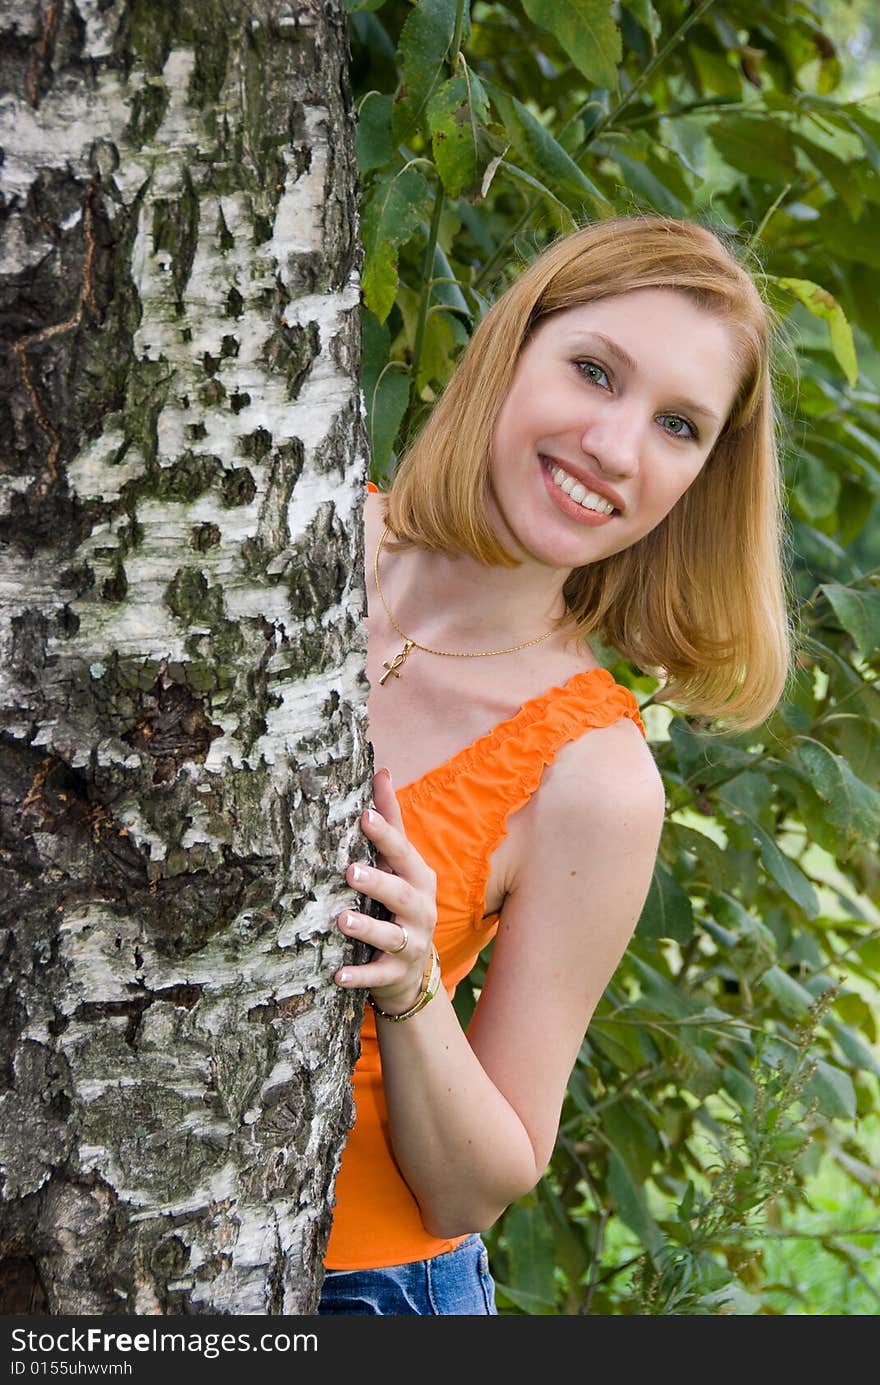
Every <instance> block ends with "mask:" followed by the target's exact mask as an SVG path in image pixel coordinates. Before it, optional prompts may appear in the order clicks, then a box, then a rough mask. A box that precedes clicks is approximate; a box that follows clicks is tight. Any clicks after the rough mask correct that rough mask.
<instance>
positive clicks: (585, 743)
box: [536, 717, 666, 845]
mask: <svg viewBox="0 0 880 1385" xmlns="http://www.w3.org/2000/svg"><path fill="white" fill-rule="evenodd" d="M536 800H537V804H536V806H538V809H539V812H538V816H539V818H540V820H541V824H542V826H544V827H549V828H550V829H551V830H552V829H553V828H554V827H555V826H557V825H558V824H559V822H560V821H563V820H564V821H565V822H566V823H567V824H568V827H567V830H568V831H569V832H571V831H572V830H574V831H575V832H577V831H578V830H579V827H578V824H580V826H581V830H583V831H585V832H587V833H588V834H589V835H590V836H591V837H592V838H593V839H595V835H596V831H597V828H598V829H600V830H601V831H602V833H603V835H604V834H605V833H606V832H613V833H619V832H621V831H627V832H628V831H631V830H632V829H633V828H635V829H637V830H640V831H641V832H642V833H644V834H645V836H646V837H647V838H652V837H653V838H654V841H653V843H652V845H654V844H656V837H657V836H659V833H660V828H661V826H662V822H663V814H664V811H665V806H666V797H665V791H664V787H663V780H662V778H661V776H660V771H659V770H658V768H657V763H656V761H655V759H654V756H653V755H652V753H651V748H650V746H649V745H648V743H647V742H646V740H645V738H644V736H643V735H642V733H641V731H640V730H639V728H638V727H637V726H636V725H635V723H634V722H632V721H630V719H629V718H628V717H621V718H620V720H618V721H615V722H612V723H611V725H610V726H602V727H596V728H594V729H593V730H591V731H587V732H585V733H584V735H583V736H580V737H579V738H578V739H577V740H575V741H572V742H570V744H568V745H566V746H564V747H563V749H562V750H561V751H560V752H559V755H558V756H557V758H556V761H555V763H554V764H553V766H552V767H551V769H550V770H549V771H548V772H547V773H546V774H545V776H544V781H543V782H542V786H541V792H540V793H539V794H538V795H536Z"/></svg>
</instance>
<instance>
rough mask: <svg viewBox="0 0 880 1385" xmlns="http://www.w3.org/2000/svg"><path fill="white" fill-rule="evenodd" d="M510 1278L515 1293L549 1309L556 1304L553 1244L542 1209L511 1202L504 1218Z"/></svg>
mask: <svg viewBox="0 0 880 1385" xmlns="http://www.w3.org/2000/svg"><path fill="white" fill-rule="evenodd" d="M504 1239H505V1241H506V1243H507V1253H508V1256H509V1259H510V1271H511V1273H510V1277H511V1279H512V1281H513V1283H514V1284H515V1285H516V1290H517V1293H519V1294H527V1295H528V1296H529V1298H530V1299H531V1300H532V1301H533V1302H534V1303H536V1304H543V1305H545V1308H546V1309H547V1310H550V1311H551V1312H552V1310H553V1308H554V1306H555V1304H556V1276H555V1256H554V1250H555V1244H554V1237H553V1232H552V1229H551V1227H550V1226H549V1224H548V1222H547V1216H546V1213H545V1212H544V1209H543V1208H542V1207H540V1206H538V1205H537V1204H533V1203H515V1204H514V1205H513V1207H511V1208H510V1210H509V1211H508V1213H507V1214H506V1216H505V1218H504Z"/></svg>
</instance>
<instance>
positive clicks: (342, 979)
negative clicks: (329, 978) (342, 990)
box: [333, 971, 348, 986]
mask: <svg viewBox="0 0 880 1385" xmlns="http://www.w3.org/2000/svg"><path fill="white" fill-rule="evenodd" d="M333 979H334V981H335V982H336V984H337V986H344V985H345V984H346V982H347V981H348V972H347V971H339V972H337V973H336V975H335V977H334V978H333Z"/></svg>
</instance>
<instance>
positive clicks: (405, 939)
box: [334, 769, 437, 1014]
mask: <svg viewBox="0 0 880 1385" xmlns="http://www.w3.org/2000/svg"><path fill="white" fill-rule="evenodd" d="M373 803H374V805H375V806H374V807H373V808H372V809H370V808H368V809H367V810H366V812H365V813H364V814H363V815H362V817H361V827H362V829H363V832H364V835H365V836H366V837H368V838H369V840H370V841H371V842H372V843H373V846H374V847H375V849H376V865H375V866H367V865H354V864H353V865H350V866H349V867H348V870H347V871H346V873H345V878H346V880H347V881H348V883H349V885H351V887H352V889H355V890H357V891H358V893H359V894H363V895H367V896H368V898H370V899H375V900H376V901H377V902H378V903H379V904H384V905H385V908H386V909H387V910H388V911H389V913H390V914H391V915H392V917H391V919H390V920H384V919H375V918H370V916H369V915H368V914H359V913H355V912H354V910H352V909H346V910H344V911H343V913H341V914H340V915H339V918H338V920H337V923H338V926H339V929H340V931H341V932H342V933H344V934H345V935H346V936H347V937H350V938H356V939H357V940H358V941H359V942H364V943H367V944H368V946H370V947H372V948H373V955H372V957H371V958H370V961H369V962H366V963H364V965H363V966H357V967H356V966H350V965H347V966H345V967H343V968H342V970H341V971H338V972H337V973H336V976H335V977H334V980H335V981H336V983H337V985H339V986H344V987H346V988H347V989H351V990H357V989H359V988H363V989H365V990H369V991H370V992H371V993H372V996H373V999H374V1000H375V1001H376V1004H377V1005H378V1006H379V1008H380V1009H381V1010H384V1011H386V1012H387V1013H389V1014H402V1013H403V1011H404V1010H408V1009H409V1008H410V1006H412V1005H414V1004H415V1002H416V999H417V998H418V995H419V993H420V991H421V989H422V978H423V976H424V973H425V969H426V966H427V964H428V960H429V958H430V955H431V939H432V937H433V933H434V925H435V923H436V922H437V877H436V876H435V874H434V872H433V871H432V870H431V868H430V866H428V865H426V863H425V861H424V860H423V859H422V857H421V856H420V855H419V853H418V852H417V851H416V850H415V848H414V847H413V846H411V845H410V843H409V841H408V840H407V836H406V832H405V830H404V826H403V819H402V818H401V816H400V808H399V806H398V803H397V797H396V795H395V793H394V789H393V788H392V786H391V775H390V774H389V773H388V771H387V769H380V770H379V771H378V772H377V773H376V774H374V775H373Z"/></svg>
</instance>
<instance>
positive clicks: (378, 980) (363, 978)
mask: <svg viewBox="0 0 880 1385" xmlns="http://www.w3.org/2000/svg"><path fill="white" fill-rule="evenodd" d="M333 980H334V981H335V982H336V984H337V986H344V987H345V989H346V990H352V991H356V990H368V991H378V990H380V989H381V988H382V987H383V986H393V985H400V981H401V978H400V974H399V972H398V971H393V970H392V969H391V966H390V963H389V960H388V958H387V957H386V956H385V955H384V953H379V956H378V960H375V961H372V962H365V963H364V964H363V966H359V967H353V966H351V964H350V963H347V964H346V965H345V966H344V967H342V968H341V969H340V970H339V971H338V972H336V974H335V975H334V977H333ZM417 988H418V983H416V984H415V987H414V989H417Z"/></svg>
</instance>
